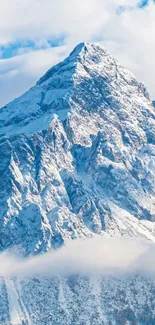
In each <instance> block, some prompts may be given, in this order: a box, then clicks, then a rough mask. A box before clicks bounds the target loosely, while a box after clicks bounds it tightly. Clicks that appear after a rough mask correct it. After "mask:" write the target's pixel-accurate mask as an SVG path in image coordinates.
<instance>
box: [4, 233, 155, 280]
mask: <svg viewBox="0 0 155 325" xmlns="http://www.w3.org/2000/svg"><path fill="white" fill-rule="evenodd" d="M154 255H155V245H154V244H151V243H148V242H145V241H142V240H136V239H131V238H127V237H113V238H108V237H99V236H97V237H94V238H91V239H86V240H84V241H82V240H77V241H69V242H68V244H67V245H66V246H65V247H63V248H61V249H59V250H57V251H50V252H49V253H46V254H44V255H41V256H36V257H31V258H28V259H26V260H20V259H17V258H15V257H14V258H13V257H12V256H10V255H9V254H8V253H3V254H1V255H0V276H4V277H8V276H9V277H10V276H54V275H57V274H59V275H62V276H67V275H73V274H80V275H88V276H89V275H109V274H110V275H115V276H117V275H130V274H132V275H135V274H137V273H138V274H141V275H146V276H154V275H155V262H154Z"/></svg>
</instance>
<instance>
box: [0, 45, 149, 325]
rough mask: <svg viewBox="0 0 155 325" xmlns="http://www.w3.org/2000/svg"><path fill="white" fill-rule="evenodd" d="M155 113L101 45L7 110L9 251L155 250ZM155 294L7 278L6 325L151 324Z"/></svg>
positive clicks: (5, 233) (1, 123)
mask: <svg viewBox="0 0 155 325" xmlns="http://www.w3.org/2000/svg"><path fill="white" fill-rule="evenodd" d="M154 106H155V105H154V102H152V101H151V99H150V96H149V94H148V92H147V89H146V88H145V86H144V85H143V83H141V82H139V81H137V79H136V78H135V77H134V75H133V74H132V73H130V72H129V71H127V70H126V69H125V68H124V67H122V66H121V65H120V64H119V63H118V62H117V60H115V59H114V58H113V57H112V56H111V55H109V53H108V52H107V51H106V50H105V49H104V48H103V47H102V46H100V45H98V44H90V43H81V44H79V45H78V46H77V47H76V48H75V49H74V50H73V52H72V53H71V54H70V55H69V57H67V58H66V59H65V60H64V61H63V62H61V63H59V64H57V65H56V66H54V67H52V68H51V69H50V70H49V71H47V73H46V74H45V75H44V76H43V77H42V78H41V79H40V80H39V81H38V82H37V84H36V85H35V86H34V87H32V88H31V89H30V90H29V91H27V92H26V93H25V94H23V95H22V96H21V97H19V98H17V99H15V100H14V101H13V102H11V103H9V104H8V105H6V106H5V107H2V108H1V109H0V175H1V178H0V251H1V252H2V251H5V250H6V249H11V250H13V251H16V252H18V253H19V252H20V253H21V254H22V255H24V256H29V255H31V254H38V253H43V252H46V251H48V250H49V249H50V248H59V247H61V246H62V245H64V244H65V242H66V240H68V239H70V240H74V239H77V238H78V239H84V238H86V237H93V236H94V235H96V234H98V235H104V234H107V235H108V236H114V235H122V236H124V235H127V236H131V237H136V238H137V237H138V238H143V239H147V240H150V241H153V242H154V241H155V227H154V221H155V177H154V174H155V108H154ZM154 290H155V289H154V285H153V282H151V280H149V279H147V280H146V279H142V278H140V277H138V276H137V277H135V278H129V279H124V280H122V282H121V281H119V280H118V279H111V278H105V279H103V278H102V279H89V278H85V277H80V276H77V277H75V276H74V277H69V278H63V279H61V278H60V277H55V278H54V279H22V280H19V279H16V280H13V279H10V280H9V279H7V280H6V279H1V283H0V297H3V299H0V300H2V302H1V301H0V324H1V325H15V324H16V325H20V324H23V323H22V322H24V324H26V325H46V324H48V325H62V324H65V325H83V324H84V325H86V324H87V325H94V324H95V325H101V324H105V325H110V324H111V325H117V324H119V325H125V324H130V325H147V324H148V325H151V324H155V304H154V302H153V297H154ZM12 294H13V295H14V300H13V301H14V303H13V304H12V305H11V303H12V300H10V299H12V298H10V297H12ZM144 295H145V298H144ZM10 301H11V302H10ZM10 305H11V307H10ZM11 308H12V309H11ZM10 310H13V312H12V313H11V311H10ZM14 310H15V311H14ZM14 315H17V317H16V320H17V321H16V323H15V320H14V318H13V317H14Z"/></svg>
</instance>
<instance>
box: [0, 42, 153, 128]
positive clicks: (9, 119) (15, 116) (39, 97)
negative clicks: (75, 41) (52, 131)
mask: <svg viewBox="0 0 155 325" xmlns="http://www.w3.org/2000/svg"><path fill="white" fill-rule="evenodd" d="M130 94H132V96H130ZM137 98H138V99H137ZM137 100H138V101H141V104H143V106H144V105H145V102H146V101H147V103H146V104H147V105H148V101H149V104H150V107H151V102H150V99H149V94H148V92H147V90H146V88H145V87H144V85H143V84H142V83H139V82H138V81H137V80H136V78H135V77H134V76H133V74H132V73H130V72H129V71H128V70H126V69H125V68H124V67H122V66H121V65H120V64H119V63H118V62H117V60H115V59H114V58H113V57H112V56H111V55H109V54H108V52H107V50H106V49H105V48H104V47H102V46H101V45H99V44H95V43H87V42H83V43H80V44H79V45H77V46H76V47H75V49H74V50H73V51H72V52H71V54H70V55H69V56H68V57H67V58H66V59H65V60H64V61H62V62H60V63H58V64H57V65H55V66H53V67H52V68H51V69H49V70H48V71H47V72H46V73H45V75H44V76H43V77H42V78H41V79H40V80H39V81H38V82H37V84H36V85H35V86H34V87H33V88H31V89H30V90H29V91H28V92H26V93H25V94H23V95H22V96H21V97H19V98H17V99H16V100H14V101H13V102H12V103H10V104H8V105H6V106H5V107H3V108H2V109H1V110H0V134H4V133H6V132H7V133H9V134H10V133H13V134H14V133H18V132H20V133H21V132H22V133H31V132H33V133H35V132H36V131H39V130H45V129H48V127H49V125H50V123H51V121H52V119H53V116H54V115H55V114H57V115H58V117H59V119H60V120H61V121H64V120H65V119H66V118H67V116H68V113H70V112H72V113H73V112H74V113H75V112H77V111H78V112H79V113H81V112H82V114H87V113H88V112H91V113H92V114H93V113H95V112H99V111H102V112H103V111H105V108H108V107H109V108H110V109H111V110H112V111H113V112H114V111H116V114H119V111H120V107H122V103H123V102H124V104H123V111H124V118H125V116H126V111H128V112H129V111H130V108H131V107H132V106H134V105H137V104H134V102H135V101H137ZM125 101H126V103H128V105H125ZM151 110H152V108H151ZM139 111H140V106H139ZM105 112H106V111H105ZM105 112H104V114H105ZM139 113H140V112H139ZM133 114H134V115H135V114H136V113H135V112H133Z"/></svg>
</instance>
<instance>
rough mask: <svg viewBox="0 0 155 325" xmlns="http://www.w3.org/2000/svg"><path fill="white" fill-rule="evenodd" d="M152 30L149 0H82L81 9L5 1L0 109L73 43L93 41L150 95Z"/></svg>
mask: <svg viewBox="0 0 155 325" xmlns="http://www.w3.org/2000/svg"><path fill="white" fill-rule="evenodd" d="M8 8H9V10H8ZM30 8H31V10H30ZM154 30H155V2H154V0H150V1H149V0H141V1H140V0H104V1H103V0H85V1H83V2H82V5H81V2H79V0H74V1H72V0H57V1H55V0H44V1H41V0H33V1H32V0H20V1H19V0H14V1H12V0H5V2H2V3H1V19H0V87H1V97H0V106H2V105H3V104H5V103H7V102H8V101H10V100H12V99H13V98H14V97H17V96H18V95H20V94H21V93H22V92H24V91H25V90H27V89H28V88H29V87H31V86H32V85H33V84H34V83H35V82H36V81H37V79H38V78H39V77H40V76H41V75H42V74H44V73H45V71H46V70H47V69H48V68H49V67H51V66H52V65H53V64H55V63H57V62H58V61H60V60H62V59H63V58H64V57H65V56H67V55H68V54H69V52H70V51H71V50H72V49H73V47H74V46H75V45H76V44H77V43H79V42H81V41H93V42H95V41H98V40H99V41H100V43H102V44H103V45H104V46H105V47H106V48H107V49H108V50H109V52H110V53H111V54H113V55H114V56H115V57H117V58H118V60H119V61H120V62H121V63H122V64H123V65H125V66H126V67H127V68H128V69H130V70H131V71H133V73H134V74H136V75H137V77H138V78H139V79H140V80H142V81H144V82H145V83H146V85H147V86H148V88H149V90H150V92H151V94H152V96H153V97H155V90H154V75H155V68H154V55H155V40H154V33H153V31H154ZM8 89H9V91H8Z"/></svg>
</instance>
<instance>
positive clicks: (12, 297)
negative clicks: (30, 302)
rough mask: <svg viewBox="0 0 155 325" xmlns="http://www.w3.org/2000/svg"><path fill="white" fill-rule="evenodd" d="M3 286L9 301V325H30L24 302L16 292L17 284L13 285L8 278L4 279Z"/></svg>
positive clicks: (11, 280) (12, 281)
mask: <svg viewBox="0 0 155 325" xmlns="http://www.w3.org/2000/svg"><path fill="white" fill-rule="evenodd" d="M5 284H6V288H7V294H8V300H9V310H10V318H11V325H22V324H23V322H26V324H27V325H32V323H31V321H30V317H29V314H28V312H27V309H26V307H25V305H24V302H23V300H22V298H21V296H19V291H17V290H19V284H17V283H16V284H15V283H14V280H13V279H10V278H5ZM17 288H18V289H17ZM25 317H26V318H25Z"/></svg>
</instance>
